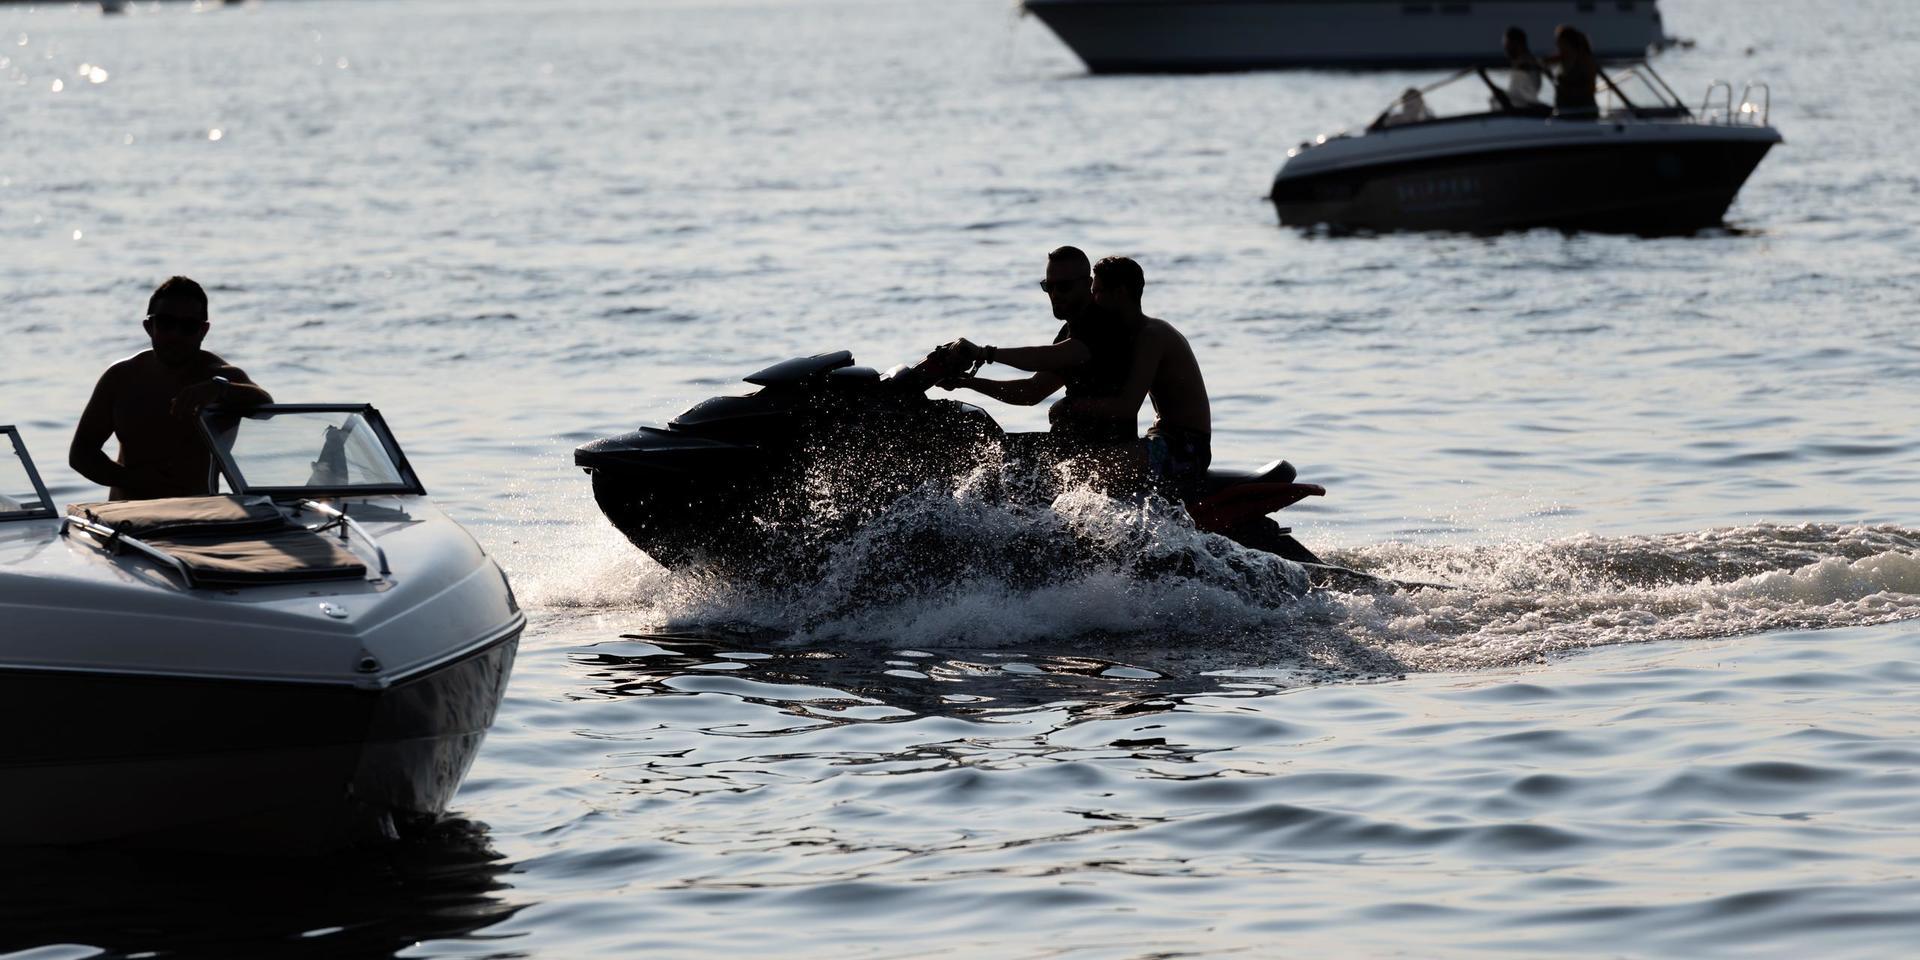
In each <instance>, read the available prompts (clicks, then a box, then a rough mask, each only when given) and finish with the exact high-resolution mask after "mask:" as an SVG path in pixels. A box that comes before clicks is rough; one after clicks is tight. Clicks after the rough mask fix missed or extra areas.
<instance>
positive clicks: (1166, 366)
mask: <svg viewBox="0 0 1920 960" xmlns="http://www.w3.org/2000/svg"><path fill="white" fill-rule="evenodd" d="M1049 279H1050V280H1051V278H1049ZM1146 285H1147V281H1146V274H1145V272H1144V271H1142V270H1141V269H1140V264H1138V263H1136V262H1134V261H1133V260H1131V259H1129V258H1127V257H1106V258H1104V259H1102V260H1101V261H1100V262H1099V263H1097V264H1095V265H1094V267H1093V278H1092V283H1091V285H1090V286H1089V288H1088V291H1087V293H1088V299H1089V300H1091V301H1092V304H1093V308H1092V313H1091V315H1092V316H1094V317H1096V318H1097V322H1096V325H1095V327H1094V328H1095V329H1097V330H1099V331H1100V332H1101V333H1100V336H1101V337H1102V338H1104V342H1105V346H1104V348H1103V346H1102V340H1101V339H1095V340H1094V341H1092V342H1091V343H1090V344H1089V345H1088V346H1086V347H1082V348H1081V349H1082V350H1083V351H1084V352H1085V358H1084V359H1083V360H1082V361H1081V363H1082V364H1083V366H1082V367H1080V368H1079V369H1082V370H1086V371H1088V374H1087V376H1089V377H1090V379H1093V380H1095V381H1096V385H1097V389H1094V390H1087V391H1084V392H1082V393H1081V394H1080V395H1077V396H1076V395H1074V394H1073V393H1071V392H1069V394H1068V397H1067V399H1065V400H1062V401H1060V402H1059V403H1057V404H1055V405H1054V407H1053V409H1052V410H1050V411H1049V416H1050V418H1051V419H1052V420H1053V422H1054V423H1055V424H1056V425H1057V424H1059V423H1060V422H1061V421H1062V420H1063V419H1065V420H1070V421H1073V422H1078V423H1092V424H1107V425H1110V426H1111V428H1115V429H1114V433H1113V434H1111V435H1110V436H1118V430H1117V428H1118V427H1120V426H1121V425H1124V429H1125V433H1124V436H1119V439H1120V440H1122V441H1126V442H1131V441H1132V440H1133V439H1134V437H1133V431H1134V424H1135V420H1136V418H1137V417H1138V416H1139V414H1140V405H1141V403H1143V402H1145V401H1146V400H1148V399H1151V400H1152V401H1153V410H1154V418H1153V427H1152V428H1151V429H1149V430H1148V431H1147V441H1146V443H1145V444H1144V445H1142V446H1141V447H1139V448H1138V456H1137V458H1136V465H1137V466H1139V467H1144V468H1145V471H1146V473H1147V475H1148V476H1149V477H1150V478H1151V479H1152V480H1153V482H1154V484H1155V485H1156V486H1158V487H1159V488H1160V489H1161V490H1162V491H1163V492H1165V493H1166V494H1167V495H1169V496H1174V497H1181V498H1184V497H1186V496H1188V495H1190V494H1192V493H1193V492H1195V491H1196V490H1197V489H1198V486H1199V484H1200V482H1201V481H1202V480H1204V479H1205V478H1206V473H1207V467H1208V466H1209V465H1211V464H1212V462H1213V411H1212V406H1211V404H1210V403H1209V402H1208V399H1207V385H1206V381H1205V379H1204V378H1203V377H1202V376H1201V374H1200V363H1199V360H1198V359H1196V358H1195V357H1194V355H1193V347H1192V345H1190V344H1189V343H1187V338H1186V337H1184V336H1182V335H1181V333H1180V331H1178V330H1176V329H1174V328H1173V325H1172V324H1169V323H1167V322H1166V321H1165V320H1160V319H1156V318H1154V317H1149V316H1147V315H1146V314H1145V313H1144V312H1142V311H1141V308H1140V297H1141V294H1142V293H1143V292H1144V291H1145V289H1146ZM1068 327H1069V328H1072V327H1073V324H1072V323H1071V322H1069V323H1068ZM1077 339H1079V338H1078V337H1077V336H1076V337H1074V338H1070V339H1068V340H1066V341H1063V342H1059V343H1054V344H1050V345H1048V346H1045V347H1017V348H1010V349H1007V350H999V349H997V348H994V347H982V346H976V345H974V344H971V343H968V342H967V341H965V340H960V341H956V343H955V344H954V347H955V348H956V349H958V350H959V351H960V354H961V356H963V357H966V358H967V359H969V360H980V361H985V362H988V363H993V362H996V361H997V362H1000V363H1008V364H1011V365H1013V366H1015V367H1019V368H1022V369H1029V370H1034V369H1042V370H1044V369H1061V367H1057V366H1055V364H1064V363H1066V362H1068V361H1069V360H1071V359H1072V357H1071V356H1070V351H1069V347H1070V345H1072V344H1073V343H1074V341H1075V340H1077ZM1116 344H1118V345H1119V346H1120V347H1123V349H1116V347H1115V345H1116ZM1116 363H1117V364H1119V366H1118V367H1115V366H1114V364H1116ZM1038 376H1040V375H1039V374H1036V378H1037V377H1038ZM1013 382H1014V383H1019V382H1022V381H1013ZM967 385H972V384H967ZM976 389H978V388H977V387H976ZM982 392H986V391H984V390H983V391H982ZM992 395H993V394H989V396H992ZM1056 429H1057V427H1056ZM1102 439H1107V438H1102ZM1108 442H1111V441H1110V440H1109V441H1108Z"/></svg>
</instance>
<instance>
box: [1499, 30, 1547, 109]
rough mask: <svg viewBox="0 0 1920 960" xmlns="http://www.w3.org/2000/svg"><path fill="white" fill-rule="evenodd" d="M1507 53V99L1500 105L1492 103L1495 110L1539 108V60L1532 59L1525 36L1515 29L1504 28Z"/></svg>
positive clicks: (1542, 68) (1542, 104) (1531, 49)
mask: <svg viewBox="0 0 1920 960" xmlns="http://www.w3.org/2000/svg"><path fill="white" fill-rule="evenodd" d="M1504 46H1505V48H1506V53H1507V99H1506V102H1505V103H1504V104H1502V103H1497V102H1496V103H1495V104H1494V106H1495V108H1500V107H1505V108H1506V109H1509V110H1526V109H1529V108H1532V107H1543V106H1545V105H1546V104H1544V103H1543V102H1541V100H1540V78H1541V77H1542V76H1543V75H1544V74H1545V73H1546V68H1545V67H1543V66H1541V65H1540V59H1539V58H1538V57H1535V56H1534V55H1533V48H1532V47H1530V46H1529V45H1528V44H1527V32H1526V31H1525V30H1522V29H1520V28H1519V27H1508V28H1507V35H1506V38H1505V40H1504Z"/></svg>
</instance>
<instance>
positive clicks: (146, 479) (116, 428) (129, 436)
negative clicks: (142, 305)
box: [67, 277, 273, 500]
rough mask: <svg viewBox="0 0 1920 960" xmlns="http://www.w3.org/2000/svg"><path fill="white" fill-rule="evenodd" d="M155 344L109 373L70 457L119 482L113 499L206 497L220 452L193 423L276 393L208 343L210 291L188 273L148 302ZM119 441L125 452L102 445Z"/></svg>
mask: <svg viewBox="0 0 1920 960" xmlns="http://www.w3.org/2000/svg"><path fill="white" fill-rule="evenodd" d="M142 326H143V327H145V329H146V331H147V337H148V338H149V339H150V340H151V341H152V344H153V349H151V350H143V351H141V352H139V353H136V354H134V355H133V356H131V357H128V358H126V359H125V360H121V361H120V362H118V363H115V364H114V365H113V366H110V367H108V368H107V372H106V373H103V374H101V375H100V382H99V383H97V384H95V386H94V388H93V396H92V398H90V399H89V400H88V401H87V408H86V410H85V411H83V412H82V413H81V414H80V424H79V426H77V427H75V428H74V431H73V444H72V446H71V447H69V448H68V450H67V463H68V464H69V465H70V466H72V467H73V469H74V470H75V472H77V473H79V474H80V475H81V476H83V477H86V478H87V479H88V480H92V481H93V482H94V483H97V484H100V485H101V486H104V487H110V488H112V489H111V491H110V492H109V493H108V497H109V498H111V499H114V500H151V499H155V498H159V497H200V496H206V495H207V494H209V493H212V492H213V491H212V490H209V489H207V475H208V473H210V472H211V468H212V465H213V456H212V454H210V453H208V452H207V445H206V443H205V441H203V440H202V439H201V438H200V434H199V432H198V430H197V428H196V427H195V425H194V417H195V416H196V415H197V414H198V413H199V411H200V408H201V407H203V406H206V405H207V404H210V403H223V404H229V405H232V406H237V407H241V408H251V407H255V406H258V405H260V404H263V403H272V402H273V397H272V396H270V395H269V394H268V393H267V391H265V390H262V389H261V388H260V387H258V386H256V385H255V384H254V382H253V381H252V380H250V379H248V377H247V374H246V372H245V371H243V370H241V369H240V368H239V367H236V366H233V365H232V364H229V363H228V362H226V361H225V360H222V359H220V357H218V356H217V355H215V354H212V353H208V352H207V351H205V350H202V349H200V342H201V341H202V340H204V339H205V338H206V336H207V329H208V323H207V293H206V291H205V290H202V289H201V288H200V285H199V284H197V283H195V282H193V281H192V280H189V279H187V278H186V277H172V278H169V279H168V280H167V281H166V282H165V283H162V284H161V285H160V286H159V287H158V288H157V289H155V290H154V291H153V296H152V297H151V298H149V299H148V300H147V316H146V319H145V320H144V321H143V322H142ZM109 436H117V437H119V438H120V455H119V457H117V458H109V457H108V456H107V454H106V452H105V451H104V450H102V449H101V447H103V446H104V445H105V444H106V442H107V438H108V437H109Z"/></svg>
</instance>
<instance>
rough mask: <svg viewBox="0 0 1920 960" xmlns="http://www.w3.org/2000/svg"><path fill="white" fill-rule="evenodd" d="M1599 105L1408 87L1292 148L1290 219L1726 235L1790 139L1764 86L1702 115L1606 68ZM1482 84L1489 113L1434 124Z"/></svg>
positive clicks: (1284, 172) (1349, 226)
mask: <svg viewBox="0 0 1920 960" xmlns="http://www.w3.org/2000/svg"><path fill="white" fill-rule="evenodd" d="M1599 76H1600V81H1601V84H1602V89H1603V92H1602V94H1601V96H1600V98H1599V103H1598V109H1589V110H1585V111H1581V112H1575V113H1564V114H1563V113H1561V112H1559V111H1556V110H1555V109H1553V108H1551V107H1547V106H1542V105H1537V104H1530V105H1516V104H1514V103H1512V102H1511V100H1510V99H1509V98H1508V96H1507V94H1506V91H1505V90H1504V89H1503V88H1501V87H1499V86H1498V85H1496V84H1495V83H1494V81H1493V79H1492V77H1490V76H1489V75H1488V73H1487V71H1485V70H1481V69H1475V70H1468V71H1463V72H1461V73H1459V74H1456V75H1454V76H1453V77H1451V78H1448V79H1447V80H1444V81H1441V82H1440V83H1436V84H1433V85H1431V86H1428V87H1425V88H1421V89H1413V90H1408V91H1407V92H1406V93H1404V94H1402V95H1401V97H1400V98H1399V99H1398V100H1396V101H1395V102H1394V104H1393V105H1392V106H1391V107H1389V108H1388V109H1387V111H1386V112H1384V113H1382V114H1381V115H1380V116H1379V117H1378V118H1376V119H1375V120H1374V121H1373V122H1372V123H1371V124H1369V125H1368V126H1367V127H1366V129H1365V130H1362V131H1360V132H1359V133H1357V134H1349V133H1335V134H1323V135H1321V136H1318V137H1315V138H1314V139H1312V140H1310V141H1307V142H1303V143H1301V144H1300V145H1299V146H1297V147H1295V148H1293V149H1291V150H1289V151H1287V161H1286V163H1285V165H1284V166H1282V167H1281V168H1280V172H1279V174H1278V175H1277V176H1276V177H1274V180H1273V191H1272V194H1271V196H1272V199H1273V205H1274V209H1275V210H1276V211H1278V213H1279V215H1280V222H1281V223H1282V224H1285V225H1290V226H1312V225H1321V224H1324V225H1326V226H1328V227H1331V228H1334V229H1336V230H1347V231H1384V230H1466V231H1477V232H1492V231H1500V230H1513V229H1526V228H1530V227H1555V228H1560V229H1563V230H1595V231H1607V232H1617V233H1638V234H1649V235H1653V234H1683V233H1691V232H1694V231H1697V230H1700V229H1703V228H1708V227H1714V226H1718V225H1719V224H1720V223H1721V219H1722V218H1723V217H1724V216H1725V215H1726V212H1727V207H1728V206H1729V205H1730V204H1732V203H1733V198H1734V195H1735V194H1737V193H1739V191H1740V187H1741V185H1742V184H1744V183H1746V180H1747V177H1748V175H1750V174H1751V173H1753V170H1754V168H1755V167H1756V166H1758V165H1759V163H1760V160H1761V158H1763V157H1765V156H1766V155H1767V151H1768V150H1770V149H1772V147H1773V145H1774V144H1777V143H1779V142H1781V136H1780V131H1778V130H1776V129H1774V127H1773V125H1772V123H1771V118H1770V116H1769V113H1770V106H1769V100H1770V99H1771V98H1770V96H1769V95H1768V93H1767V88H1766V86H1765V85H1764V84H1758V83H1756V84H1750V85H1748V87H1747V88H1746V90H1745V92H1744V93H1743V94H1742V95H1741V97H1740V98H1739V102H1738V103H1737V104H1736V103H1735V102H1734V96H1733V87H1732V85H1731V84H1728V83H1726V82H1724V81H1718V82H1715V83H1714V84H1712V85H1710V86H1709V87H1708V88H1707V94H1706V97H1705V98H1704V99H1703V101H1702V103H1701V106H1700V108H1699V109H1697V110H1695V109H1693V108H1691V107H1689V106H1687V105H1686V104H1684V103H1682V102H1681V100H1680V98H1679V95H1678V94H1676V93H1674V92H1673V89H1672V88H1671V87H1669V86H1667V84H1666V82H1665V81H1663V80H1661V79H1660V76H1659V74H1657V73H1655V72H1654V71H1653V68H1652V67H1650V66H1648V65H1647V64H1645V63H1638V64H1632V65H1629V66H1626V67H1624V68H1618V67H1617V68H1613V69H1612V70H1608V69H1602V70H1601V71H1600V75H1599ZM1469 77H1478V81H1479V83H1484V84H1485V87H1486V89H1485V90H1484V91H1480V92H1481V93H1483V94H1486V95H1488V99H1489V100H1490V101H1491V106H1492V109H1486V108H1484V107H1481V108H1476V109H1474V110H1472V111H1470V112H1464V113H1455V114H1451V115H1441V114H1435V113H1433V112H1432V111H1430V110H1429V109H1428V108H1427V106H1426V104H1427V103H1428V98H1429V97H1431V96H1432V95H1433V94H1434V93H1435V92H1436V91H1438V90H1440V89H1441V88H1443V87H1447V86H1449V85H1451V84H1453V83H1456V82H1463V81H1464V82H1467V83H1471V84H1473V85H1474V86H1476V87H1477V86H1478V83H1475V82H1474V81H1470V80H1468V78H1469Z"/></svg>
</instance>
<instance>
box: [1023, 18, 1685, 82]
mask: <svg viewBox="0 0 1920 960" xmlns="http://www.w3.org/2000/svg"><path fill="white" fill-rule="evenodd" d="M1022 6H1023V7H1024V8H1025V9H1026V10H1027V11H1028V12H1030V13H1032V14H1033V15H1034V16H1036V17H1039V18H1040V21H1041V22H1042V23H1045V24H1046V25H1047V27H1048V28H1049V29H1051V30H1052V31H1053V32H1054V33H1055V34H1056V35H1058V36H1059V37H1060V39H1061V40H1062V41H1063V42H1065V43H1066V45H1067V46H1068V47H1071V48H1072V49H1073V52H1074V53H1075V54H1078V55H1079V57H1080V59H1081V60H1082V61H1084V62H1085V63H1086V65H1087V69H1089V70H1091V71H1093V72H1094V73H1159V72H1200V71H1210V70H1257V69H1265V68H1272V67H1408V66H1455V65H1460V66H1464V65H1466V64H1471V63H1487V62H1491V61H1495V60H1499V59H1502V55H1501V53H1500V38H1501V36H1502V34H1503V33H1504V32H1505V31H1506V29H1507V28H1508V27H1512V26H1517V27H1520V28H1521V29H1523V30H1525V31H1527V35H1528V37H1530V38H1531V39H1532V41H1533V45H1534V46H1535V47H1536V48H1537V49H1539V51H1540V52H1542V53H1548V52H1551V51H1552V48H1553V30H1554V28H1555V27H1557V26H1559V25H1560V24H1563V23H1566V24H1572V25H1574V26H1576V27H1579V28H1580V29H1581V30H1583V31H1585V32H1586V34H1587V36H1588V38H1589V39H1590V40H1591V41H1592V43H1593V50H1594V53H1595V54H1596V55H1598V56H1599V57H1601V58H1602V59H1631V58H1637V57H1643V56H1645V55H1646V53H1647V50H1648V49H1649V48H1650V47H1655V46H1658V45H1660V44H1662V43H1664V42H1665V40H1666V31H1665V29H1664V28H1663V27H1662V25H1661V23H1660V10H1659V5H1658V4H1657V3H1656V2H1655V0H1022Z"/></svg>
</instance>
